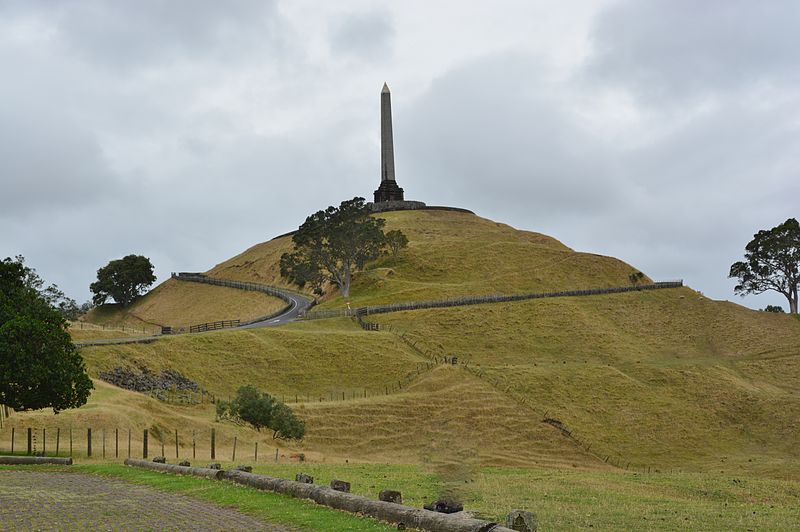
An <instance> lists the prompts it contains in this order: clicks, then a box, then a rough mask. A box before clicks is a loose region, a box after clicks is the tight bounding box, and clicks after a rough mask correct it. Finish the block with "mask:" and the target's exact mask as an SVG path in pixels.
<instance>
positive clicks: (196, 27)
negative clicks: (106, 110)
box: [0, 0, 285, 69]
mask: <svg viewBox="0 0 800 532" xmlns="http://www.w3.org/2000/svg"><path fill="white" fill-rule="evenodd" d="M0 12H2V13H3V14H4V15H5V16H6V17H8V18H11V19H13V18H14V17H18V18H21V19H23V20H24V19H32V18H35V19H38V20H39V21H40V22H44V23H45V24H46V25H48V26H49V27H50V28H51V29H53V30H54V37H55V38H56V39H57V40H58V41H59V42H61V43H63V44H64V45H65V46H68V47H72V48H73V49H74V50H75V51H77V52H78V53H79V54H80V55H82V56H84V57H85V58H86V59H87V60H88V61H90V62H97V63H99V64H102V65H105V66H106V67H111V68H114V69H117V68H126V67H141V66H144V65H148V64H153V63H156V64H164V65H167V66H169V65H170V64H172V63H173V62H174V61H175V60H176V59H186V58H194V59H197V60H209V59H212V58H213V59H217V60H224V61H226V62H237V61H238V59H239V57H240V56H241V55H252V54H253V53H255V52H256V51H257V50H259V49H260V48H264V47H266V48H269V49H275V48H280V47H281V46H282V44H283V38H284V37H285V35H284V34H283V29H284V28H283V27H282V21H281V19H280V14H279V13H278V10H277V2H276V1H274V0H263V1H257V2H253V1H248V0H235V1H226V2H216V1H213V0H176V1H170V2H163V1H159V0H143V1H137V2H104V1H101V0H87V1H82V2H71V3H52V2H44V1H42V2H13V1H12V2H8V3H5V4H3V6H2V11H0Z"/></svg>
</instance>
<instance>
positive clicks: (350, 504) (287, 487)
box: [125, 458, 512, 532]
mask: <svg viewBox="0 0 800 532" xmlns="http://www.w3.org/2000/svg"><path fill="white" fill-rule="evenodd" d="M125 465H127V466H132V467H141V468H143V469H150V470H152V471H159V472H163V473H174V474H179V475H193V476H199V477H203V478H210V479H214V480H227V481H229V482H233V483H236V484H240V485H242V486H248V487H251V488H255V489H259V490H264V491H272V492H275V493H281V494H284V495H290V496H292V497H297V498H299V499H308V500H312V501H314V502H315V503H317V504H320V505H323V506H327V507H329V508H334V509H337V510H344V511H347V512H351V513H357V514H361V515H365V516H368V517H374V518H375V519H380V520H381V521H385V522H389V523H395V524H398V525H399V524H400V523H402V524H403V525H405V526H406V527H408V528H417V529H420V530H429V531H431V532H512V531H511V529H509V528H506V527H504V526H501V525H498V524H497V523H494V522H492V521H484V520H482V519H474V518H471V517H463V516H459V515H458V514H443V513H438V512H431V511H430V510H424V509H421V508H412V507H410V506H403V505H402V504H393V503H390V502H383V501H374V500H372V499H368V498H366V497H362V496H360V495H353V494H352V493H344V492H341V491H335V490H333V489H331V488H328V487H326V486H318V485H315V484H306V483H304V482H296V481H293V480H286V479H282V478H273V477H268V476H264V475H254V474H252V473H246V472H244V471H236V470H231V471H223V470H218V469H205V468H198V467H184V466H177V465H171V464H159V463H156V462H149V461H147V460H137V459H131V458H129V459H127V460H125Z"/></svg>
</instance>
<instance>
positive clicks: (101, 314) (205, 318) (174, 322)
mask: <svg viewBox="0 0 800 532" xmlns="http://www.w3.org/2000/svg"><path fill="white" fill-rule="evenodd" d="M284 306H286V303H285V302H284V301H283V300H281V299H278V298H276V297H272V296H269V295H267V294H262V293H260V292H248V291H244V290H236V289H233V288H226V287H222V286H214V285H208V284H200V283H190V282H185V281H178V280H175V279H167V280H166V281H164V282H163V283H161V284H159V285H158V286H156V287H155V288H154V289H153V290H151V291H150V292H148V293H147V294H145V295H144V296H143V297H142V298H140V299H138V300H136V301H135V302H134V303H133V304H132V305H131V306H130V307H128V308H121V307H119V306H118V305H113V304H112V305H103V306H101V307H97V308H95V309H93V310H92V311H91V312H89V314H87V315H86V317H85V318H83V319H84V320H85V321H87V322H89V323H94V324H99V325H126V326H131V327H142V326H145V327H148V326H149V329H152V328H153V327H154V326H155V327H158V328H160V327H161V326H162V325H169V326H172V327H173V328H176V329H177V328H182V327H183V328H187V327H189V326H190V325H195V324H198V323H206V322H212V321H221V320H234V319H239V320H242V321H244V320H251V319H254V318H258V317H260V316H265V315H268V314H272V313H273V312H276V311H278V310H280V309H282V308H283V307H284Z"/></svg>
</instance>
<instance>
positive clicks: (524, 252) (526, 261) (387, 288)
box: [207, 210, 636, 308]
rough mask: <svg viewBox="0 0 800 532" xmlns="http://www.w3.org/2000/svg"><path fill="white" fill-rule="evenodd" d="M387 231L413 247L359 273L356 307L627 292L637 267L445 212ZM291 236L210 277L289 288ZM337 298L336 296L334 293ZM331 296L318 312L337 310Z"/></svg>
mask: <svg viewBox="0 0 800 532" xmlns="http://www.w3.org/2000/svg"><path fill="white" fill-rule="evenodd" d="M380 216H381V217H382V218H384V219H385V220H386V230H387V231H388V230H392V229H399V230H401V231H403V233H405V234H406V236H408V239H409V246H408V249H406V250H404V251H403V252H402V254H401V256H400V257H398V259H394V258H391V257H383V258H381V259H379V260H377V261H376V262H374V263H373V264H371V265H370V267H369V268H368V270H367V271H365V272H362V273H360V274H357V275H356V277H355V278H354V281H353V285H352V286H351V289H350V295H351V297H350V300H351V302H352V304H353V305H356V306H361V305H372V304H378V303H392V302H400V301H417V300H425V299H440V298H447V297H458V296H465V295H479V294H496V293H502V294H508V293H517V292H537V291H551V290H567V289H575V288H596V287H607V286H622V285H626V284H628V283H629V280H628V275H629V274H630V273H632V272H634V271H636V270H635V269H634V268H633V267H631V266H629V265H627V264H625V263H624V262H622V261H620V260H617V259H614V258H612V257H604V256H601V255H595V254H591V253H579V252H575V251H573V250H571V249H570V248H568V247H566V246H565V245H563V244H562V243H560V242H558V241H557V240H555V239H553V238H551V237H548V236H545V235H542V234H539V233H533V232H529V231H519V230H517V229H514V228H512V227H510V226H508V225H505V224H501V223H496V222H493V221H491V220H487V219H485V218H481V217H479V216H475V215H474V214H469V213H463V212H453V211H444V210H424V211H396V212H387V213H381V214H380ZM291 247H292V243H291V237H282V238H278V239H275V240H271V241H269V242H264V243H262V244H258V245H255V246H253V247H251V248H250V249H248V250H247V251H245V252H244V253H242V254H240V255H237V256H236V257H233V258H232V259H230V260H228V261H226V262H223V263H222V264H219V265H217V266H215V267H214V268H212V269H211V270H209V271H208V272H207V274H208V275H211V276H216V277H221V278H229V279H238V280H243V281H255V282H262V283H267V284H276V285H285V284H284V283H285V282H284V280H282V279H281V278H280V269H279V265H278V262H279V260H280V256H281V254H282V253H284V252H286V251H289V250H291ZM331 292H332V291H331ZM342 306H343V302H342V300H341V298H340V297H338V296H337V294H336V293H331V294H329V296H328V297H327V298H326V300H325V301H324V302H323V303H322V305H321V306H320V308H339V307H342Z"/></svg>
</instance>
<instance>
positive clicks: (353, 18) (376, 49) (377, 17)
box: [330, 10, 394, 61]
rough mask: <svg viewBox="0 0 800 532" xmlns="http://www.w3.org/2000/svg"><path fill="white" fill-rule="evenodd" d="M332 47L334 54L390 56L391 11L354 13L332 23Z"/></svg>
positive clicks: (377, 57)
mask: <svg viewBox="0 0 800 532" xmlns="http://www.w3.org/2000/svg"><path fill="white" fill-rule="evenodd" d="M330 31H331V35H330V47H331V52H332V54H333V55H334V57H337V56H345V57H356V58H360V59H364V60H368V61H375V60H379V59H380V60H382V61H387V60H388V59H390V58H391V53H392V43H393V41H394V26H393V24H392V20H391V17H390V15H389V13H388V12H386V11H382V10H373V11H368V12H366V13H352V14H349V15H347V16H344V17H342V18H340V19H337V20H335V21H333V22H332V23H331V30H330Z"/></svg>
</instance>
